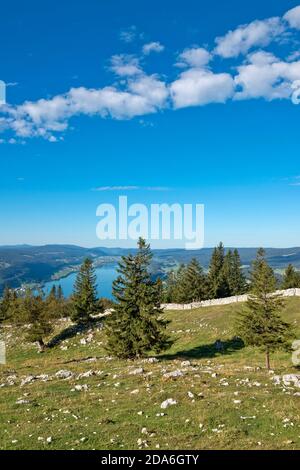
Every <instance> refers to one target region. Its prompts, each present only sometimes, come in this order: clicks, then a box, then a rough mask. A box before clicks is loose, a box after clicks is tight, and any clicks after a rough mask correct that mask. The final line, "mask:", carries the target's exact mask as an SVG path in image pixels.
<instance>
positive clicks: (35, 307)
mask: <svg viewBox="0 0 300 470" xmlns="http://www.w3.org/2000/svg"><path fill="white" fill-rule="evenodd" d="M21 309H22V313H23V320H24V321H25V322H26V323H29V329H28V332H27V340H28V341H30V342H31V343H37V345H38V347H39V350H40V352H42V351H44V349H45V342H44V339H45V337H46V336H48V335H49V334H50V333H51V332H52V331H53V327H52V324H51V322H50V319H49V316H48V311H47V308H46V303H45V302H44V299H43V297H42V295H37V296H35V295H33V293H32V292H31V291H30V290H28V291H27V292H26V294H25V298H24V299H22V304H21Z"/></svg>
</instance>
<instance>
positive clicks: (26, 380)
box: [21, 375, 36, 387]
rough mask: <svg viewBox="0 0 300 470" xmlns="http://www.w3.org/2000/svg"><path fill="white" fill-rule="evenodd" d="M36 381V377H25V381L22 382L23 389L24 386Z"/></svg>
mask: <svg viewBox="0 0 300 470" xmlns="http://www.w3.org/2000/svg"><path fill="white" fill-rule="evenodd" d="M35 379H36V377H35V376H34V375H28V376H27V377H25V379H23V380H22V381H21V387H23V386H24V385H27V384H30V383H31V382H33V381H34V380H35Z"/></svg>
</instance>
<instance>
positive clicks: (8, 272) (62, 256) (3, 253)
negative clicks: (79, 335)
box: [0, 245, 300, 290]
mask: <svg viewBox="0 0 300 470" xmlns="http://www.w3.org/2000/svg"><path fill="white" fill-rule="evenodd" d="M226 249H228V248H226ZM238 250H239V252H240V255H241V260H242V264H243V265H244V266H245V268H246V269H247V267H249V265H250V264H251V261H252V260H253V259H254V258H255V255H256V251H257V248H238ZM130 251H134V250H130V249H123V248H103V247H99V248H83V247H80V246H74V245H44V246H30V245H17V246H0V290H2V289H3V287H4V286H5V285H9V286H10V287H19V286H20V285H21V284H22V283H32V282H33V283H35V282H37V283H43V282H45V281H48V280H50V279H51V277H52V276H53V275H54V274H56V273H57V272H61V271H63V270H65V269H69V268H72V269H76V266H78V265H80V264H81V262H82V260H83V259H84V258H85V257H87V256H89V257H91V258H93V259H94V260H95V261H96V262H97V263H98V264H101V263H105V262H110V261H113V260H116V259H118V257H119V256H122V255H124V254H127V253H128V252H130ZM211 253H212V248H203V249H201V250H193V251H187V250H183V249H169V250H154V260H153V271H154V272H156V273H163V272H165V270H166V269H170V268H171V267H173V266H176V265H178V264H179V263H186V262H188V261H189V260H190V259H191V258H193V257H195V258H197V259H198V260H199V261H200V263H201V264H202V266H204V267H205V268H207V267H208V264H209V260H210V256H211ZM266 254H267V258H268V261H269V263H270V265H271V266H272V267H273V268H275V269H276V270H278V272H279V271H281V270H283V269H284V268H285V267H286V266H287V265H288V264H289V263H292V264H293V265H294V266H295V267H296V268H298V269H299V270H300V248H299V247H296V248H266Z"/></svg>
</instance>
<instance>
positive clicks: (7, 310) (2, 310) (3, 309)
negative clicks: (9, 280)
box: [0, 286, 14, 322]
mask: <svg viewBox="0 0 300 470" xmlns="http://www.w3.org/2000/svg"><path fill="white" fill-rule="evenodd" d="M13 298H14V295H13V292H12V291H11V290H10V289H9V288H8V287H7V286H6V287H5V289H4V291H3V297H2V299H1V300H0V322H3V321H5V320H7V319H8V318H9V317H10V316H11V313H12V303H13Z"/></svg>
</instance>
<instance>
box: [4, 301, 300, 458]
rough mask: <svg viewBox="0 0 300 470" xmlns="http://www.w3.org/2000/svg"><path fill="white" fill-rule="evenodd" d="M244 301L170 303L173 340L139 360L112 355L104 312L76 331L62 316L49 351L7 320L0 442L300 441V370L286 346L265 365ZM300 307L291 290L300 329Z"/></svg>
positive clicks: (73, 445)
mask: <svg viewBox="0 0 300 470" xmlns="http://www.w3.org/2000/svg"><path fill="white" fill-rule="evenodd" d="M237 308H239V309H240V308H241V306H240V305H239V307H237V306H236V305H233V306H231V305H228V306H222V307H208V308H202V309H199V310H193V311H184V312H182V311H176V312H168V313H167V317H168V319H170V320H171V323H170V325H169V330H170V333H171V335H172V337H173V339H174V340H175V343H174V345H173V346H172V348H171V349H170V350H169V351H167V352H166V353H165V354H164V355H161V356H158V357H152V356H150V357H149V358H147V359H144V360H142V359H141V360H138V361H134V362H131V361H119V360H115V359H113V358H111V357H108V356H107V354H106V353H105V350H104V348H103V345H104V341H105V338H104V335H103V331H102V323H101V322H100V321H99V322H98V323H95V324H94V325H92V327H90V328H89V329H87V330H86V331H81V332H77V333H76V331H74V329H72V328H69V326H70V325H69V323H68V322H67V321H60V322H58V325H57V328H56V329H57V331H56V333H57V334H58V336H57V337H56V339H55V341H54V342H53V344H54V346H53V347H52V348H50V349H49V350H47V351H46V352H45V353H43V354H38V353H37V351H36V348H35V347H34V346H32V345H29V344H26V343H25V342H24V336H25V334H26V328H21V329H20V328H18V329H17V328H11V327H5V328H4V329H3V331H4V332H2V336H3V339H5V341H6V344H7V350H8V355H7V365H5V366H0V448H1V449H44V448H47V449H183V448H184V449H248V448H251V449H299V448H300V406H299V405H300V371H299V370H297V368H295V366H293V364H292V361H291V354H290V353H285V352H283V353H278V354H276V355H274V356H273V358H272V366H273V367H274V370H273V371H271V372H269V373H268V372H266V371H265V370H264V368H263V365H264V358H263V355H262V354H261V353H259V352H258V351H255V350H253V349H252V348H244V347H243V345H242V344H241V342H240V341H238V340H236V339H235V338H234V318H235V316H236V313H237ZM299 311H300V299H289V300H288V301H287V306H286V311H285V317H286V318H287V319H288V320H289V321H291V322H292V323H294V326H295V329H296V331H298V333H299V334H300V328H299V327H300V313H298V312H299ZM101 321H102V322H103V321H105V319H103V320H101ZM61 332H64V334H63V335H61ZM217 340H221V341H222V343H221V344H222V347H221V348H218V347H217V348H216V341H217ZM217 344H218V343H217Z"/></svg>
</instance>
